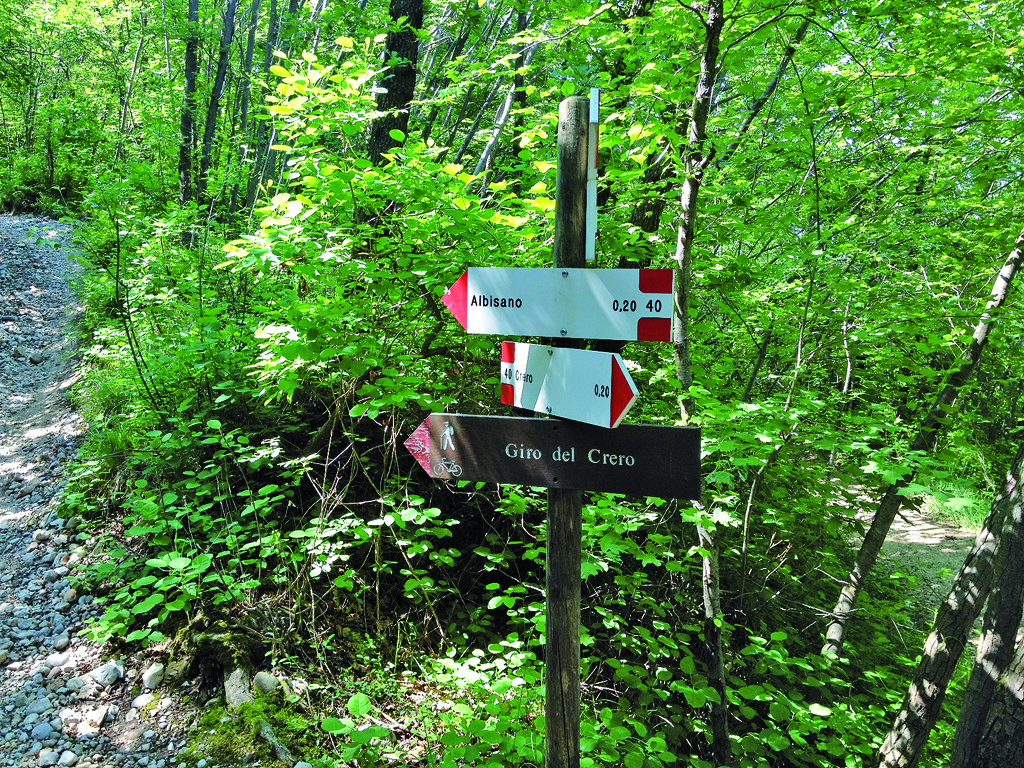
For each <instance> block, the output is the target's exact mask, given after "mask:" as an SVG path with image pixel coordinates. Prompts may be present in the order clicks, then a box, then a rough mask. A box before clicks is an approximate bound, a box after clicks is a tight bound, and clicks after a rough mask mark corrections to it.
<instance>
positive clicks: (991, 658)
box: [949, 444, 1024, 768]
mask: <svg viewBox="0 0 1024 768" xmlns="http://www.w3.org/2000/svg"><path fill="white" fill-rule="evenodd" d="M1022 463H1024V444H1022V445H1021V447H1020V448H1019V449H1018V451H1017V458H1016V459H1015V460H1014V468H1015V469H1016V473H1017V477H1018V478H1019V477H1020V474H1021V469H1020V465H1021V464H1022ZM1012 471H1013V470H1011V472H1012ZM1011 515H1012V516H1011V518H1010V520H1009V522H1007V524H1006V527H1005V530H1004V532H1003V539H1002V541H1001V542H1000V546H999V566H998V573H999V575H998V577H997V579H998V580H997V582H996V586H995V588H994V589H993V590H992V594H991V595H990V596H989V598H988V605H987V606H986V608H985V621H984V624H983V625H982V630H981V638H980V640H979V642H978V655H977V660H976V661H975V662H974V668H973V669H972V670H971V677H970V680H969V681H968V683H967V691H966V692H965V694H964V705H963V707H962V708H961V709H960V718H959V719H958V720H957V725H956V736H955V737H954V739H953V748H952V750H951V755H950V762H949V766H950V768H982V764H981V763H979V762H977V758H978V751H979V748H980V745H981V737H982V731H983V728H984V725H985V722H986V720H987V719H988V716H989V713H990V711H991V709H992V705H993V701H994V699H995V695H996V689H997V685H998V683H999V680H1000V678H1002V677H1003V675H1005V674H1006V672H1007V670H1009V668H1010V664H1011V662H1012V660H1013V646H1014V643H1015V641H1016V639H1017V629H1018V628H1019V627H1020V620H1021V614H1022V608H1024V505H1021V504H1018V505H1017V506H1015V507H1014V508H1013V510H1012V511H1011Z"/></svg>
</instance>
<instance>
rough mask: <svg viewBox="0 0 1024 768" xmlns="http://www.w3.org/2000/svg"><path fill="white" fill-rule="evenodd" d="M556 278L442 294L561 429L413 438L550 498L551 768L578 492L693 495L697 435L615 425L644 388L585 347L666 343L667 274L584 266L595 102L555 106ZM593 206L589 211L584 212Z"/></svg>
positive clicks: (576, 667) (501, 281)
mask: <svg viewBox="0 0 1024 768" xmlns="http://www.w3.org/2000/svg"><path fill="white" fill-rule="evenodd" d="M556 185H557V186H556V190H555V249H554V268H552V269H520V268H511V269H487V268H477V267H471V268H470V269H469V270H467V271H466V272H465V273H464V274H463V275H462V277H460V278H459V279H458V280H457V281H456V282H455V284H454V285H452V286H451V288H449V289H448V291H447V292H446V293H445V295H444V296H443V297H442V301H443V302H444V304H445V306H446V307H448V309H449V310H450V311H451V312H452V314H453V315H455V317H456V319H458V321H459V323H460V324H461V325H462V327H463V328H465V329H466V330H467V331H468V332H469V333H491V334H502V335H504V334H511V335H519V336H544V337H548V338H551V339H553V340H554V341H553V342H552V344H553V346H546V345H537V344H520V343H514V342H503V344H502V357H501V360H502V362H501V366H502V367H501V382H502V387H501V401H502V402H503V403H507V404H509V405H516V406H519V407H522V408H529V409H533V410H538V411H541V412H543V413H549V414H551V415H553V416H561V417H563V418H565V419H571V421H563V420H560V419H532V418H511V417H501V416H466V415H460V414H453V413H435V414H431V415H430V416H428V417H427V418H426V419H425V420H424V421H423V423H422V424H420V426H419V427H418V428H417V429H416V430H415V431H414V432H413V434H412V435H411V436H410V437H409V438H408V439H407V440H406V441H405V446H406V448H407V449H408V450H409V451H410V453H412V454H413V456H415V457H416V460H417V461H418V462H419V463H420V465H421V466H422V467H423V469H424V470H425V471H426V472H427V474H429V475H430V476H431V477H436V478H442V479H445V480H477V481H485V482H495V483H517V484H524V485H541V486H546V487H547V488H548V539H547V556H546V566H547V585H546V588H547V624H546V628H545V634H546V636H547V646H546V649H545V658H544V664H545V668H544V685H545V706H544V719H545V728H546V732H547V735H546V739H545V766H546V768H579V765H580V560H581V558H582V533H583V530H582V529H583V524H582V518H583V514H582V510H583V496H582V491H583V490H590V491H608V492H612V493H628V494H636V495H643V496H661V497H663V498H688V499H696V498H698V497H699V493H700V429H699V428H697V427H661V426H650V425H624V424H620V422H621V420H622V417H623V416H625V414H626V412H627V411H628V410H629V408H630V406H631V405H632V404H633V401H634V399H635V398H636V395H637V391H636V386H635V385H634V384H633V380H632V378H631V377H630V376H629V373H628V372H627V371H626V368H625V365H624V364H623V362H622V358H621V357H619V355H615V354H610V353H605V352H594V351H588V350H584V349H582V343H581V342H580V341H579V340H580V339H615V340H619V341H670V340H671V324H672V309H673V285H672V279H673V278H672V274H673V273H672V270H670V269H641V270H635V269H632V270H631V269H594V270H587V269H583V267H584V266H585V265H586V260H587V259H588V258H593V254H594V248H593V242H594V236H595V233H596V221H597V210H596V201H597V95H596V93H592V94H591V99H590V100H588V99H586V98H583V97H573V98H569V99H566V100H565V101H563V102H562V103H561V104H560V105H559V110H558V172H557V178H556ZM588 198H589V201H590V202H589V203H588Z"/></svg>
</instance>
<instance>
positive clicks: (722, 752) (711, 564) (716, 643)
mask: <svg viewBox="0 0 1024 768" xmlns="http://www.w3.org/2000/svg"><path fill="white" fill-rule="evenodd" d="M697 541H698V543H699V544H700V547H701V549H703V550H704V551H705V553H706V554H704V555H703V557H702V558H701V592H702V595H703V599H704V646H705V647H704V652H705V654H706V656H707V673H708V685H710V686H711V687H712V688H714V689H715V691H716V692H717V693H718V701H717V702H712V703H711V757H712V759H713V760H714V763H715V765H729V763H731V762H732V745H731V744H730V743H729V700H728V698H726V690H725V657H724V655H723V653H722V627H721V624H720V622H721V619H722V597H721V591H720V589H719V574H718V542H717V541H716V539H715V534H714V533H713V532H712V531H709V530H708V529H707V528H705V527H704V526H703V525H698V526H697Z"/></svg>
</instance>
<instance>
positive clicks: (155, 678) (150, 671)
mask: <svg viewBox="0 0 1024 768" xmlns="http://www.w3.org/2000/svg"><path fill="white" fill-rule="evenodd" d="M165 671H166V667H164V665H163V664H160V663H159V662H157V663H156V664H150V665H149V667H148V668H147V669H146V671H145V672H143V673H142V686H143V687H144V688H148V689H150V690H152V689H153V688H156V687H158V686H159V685H160V683H162V682H163V681H164V673H165Z"/></svg>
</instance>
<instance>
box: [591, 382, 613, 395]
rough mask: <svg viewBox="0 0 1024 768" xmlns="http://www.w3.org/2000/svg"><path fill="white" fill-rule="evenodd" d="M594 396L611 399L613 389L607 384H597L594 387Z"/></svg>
mask: <svg viewBox="0 0 1024 768" xmlns="http://www.w3.org/2000/svg"><path fill="white" fill-rule="evenodd" d="M594 396H595V397H611V396H612V388H611V387H609V386H608V385H606V384H595V385H594Z"/></svg>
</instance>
